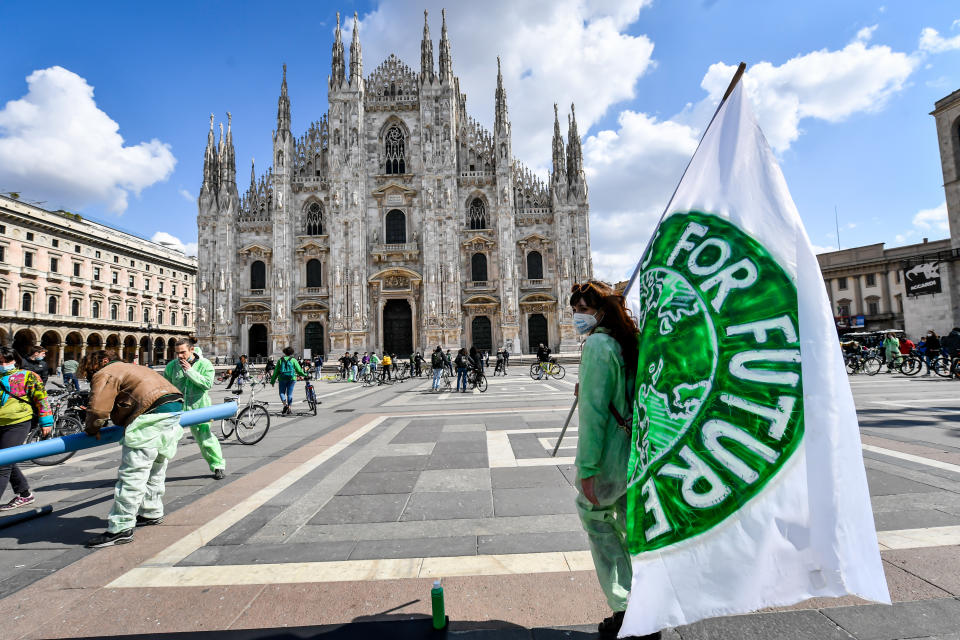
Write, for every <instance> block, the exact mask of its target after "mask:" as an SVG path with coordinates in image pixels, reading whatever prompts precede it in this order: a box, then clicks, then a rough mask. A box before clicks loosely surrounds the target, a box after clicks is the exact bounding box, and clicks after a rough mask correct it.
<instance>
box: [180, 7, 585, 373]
mask: <svg viewBox="0 0 960 640" xmlns="http://www.w3.org/2000/svg"><path fill="white" fill-rule="evenodd" d="M356 25H357V22H356V21H354V29H353V41H352V43H351V45H350V61H349V63H350V66H349V79H348V78H347V75H348V74H347V62H346V58H345V56H344V46H343V41H342V40H341V35H340V24H339V15H338V18H337V30H336V36H335V39H334V43H333V60H332V65H331V66H332V68H331V74H330V79H329V93H328V97H329V111H328V113H327V114H326V115H324V116H322V117H321V119H320V120H318V121H316V122H314V123H313V124H311V125H310V127H309V128H308V129H307V131H306V132H305V133H304V134H303V135H302V136H301V137H299V138H295V137H294V136H293V134H292V133H291V131H290V99H289V97H288V95H287V76H286V65H284V70H283V83H282V84H281V87H280V100H279V105H278V108H277V128H276V131H274V134H273V157H272V162H273V166H272V167H270V168H269V169H267V171H266V173H265V174H263V175H262V176H260V178H259V179H257V176H256V173H255V172H254V169H253V167H251V170H250V187H249V188H248V189H247V191H246V193H245V194H244V195H243V196H242V197H241V196H240V195H239V192H238V189H237V181H236V161H235V157H234V148H233V134H232V131H231V127H230V121H229V114H227V115H228V124H227V132H226V135H225V136H224V133H223V125H222V124H221V125H220V139H219V142H218V141H216V140H215V138H214V131H213V117H212V116H211V120H210V133H209V135H208V137H207V148H206V153H205V156H204V168H203V186H202V187H201V191H200V196H199V199H198V205H199V215H198V216H197V225H198V227H199V250H198V254H199V273H198V282H199V287H198V288H199V291H198V296H199V300H198V303H199V304H198V313H197V314H196V319H197V338H198V340H199V346H201V347H202V348H203V350H204V352H205V353H206V354H208V355H210V356H228V357H232V356H236V355H238V354H240V353H246V354H249V355H251V356H264V355H273V356H276V354H278V353H279V352H280V351H281V350H282V349H283V348H284V347H286V346H292V347H293V348H294V349H295V350H296V352H297V353H298V354H302V353H303V351H304V350H305V349H310V350H311V352H312V353H314V354H316V353H318V352H319V353H325V354H331V353H333V354H337V355H339V354H342V352H343V351H350V352H353V351H360V352H363V351H369V350H376V351H377V352H381V351H386V352H387V353H395V354H397V355H398V356H404V357H405V356H407V355H409V354H410V353H411V351H414V350H418V351H423V352H424V353H426V352H428V351H430V350H432V349H433V348H434V347H435V346H436V345H442V346H443V347H444V348H445V349H446V348H457V347H460V346H467V347H469V346H473V345H475V346H476V347H477V348H478V349H481V350H483V349H487V350H491V351H495V350H496V349H497V348H498V347H501V346H504V345H506V346H507V347H508V348H509V349H510V351H511V352H513V353H517V352H519V351H522V352H524V353H526V352H530V351H531V350H533V351H535V350H536V347H537V345H538V344H539V343H543V344H545V345H547V346H549V347H550V348H551V349H553V350H554V351H558V350H567V349H568V348H569V349H575V348H576V345H577V343H576V340H575V336H574V331H573V326H572V317H571V314H570V311H569V309H568V307H567V305H566V300H567V297H568V296H569V292H570V287H571V285H572V284H573V283H574V282H578V281H581V280H585V279H587V278H589V277H591V273H592V264H591V257H590V235H589V232H590V224H589V208H588V204H587V185H586V180H585V176H584V171H583V157H582V151H581V148H580V138H579V134H578V133H577V122H576V117H575V115H574V114H573V107H572V106H571V115H570V116H569V117H568V120H569V130H568V135H567V141H566V144H565V143H564V140H563V137H562V136H561V134H560V123H559V121H558V119H557V108H556V105H554V130H553V171H552V173H551V175H550V178H549V184H544V182H543V181H542V180H540V179H539V178H538V177H536V176H535V175H534V174H533V173H532V172H531V171H530V170H529V169H527V168H526V167H524V166H523V165H522V164H520V162H518V161H517V160H515V159H514V158H513V155H512V152H511V126H510V118H509V116H508V113H507V94H506V91H504V88H503V79H502V76H501V74H500V69H499V60H498V62H497V65H498V69H497V90H496V97H495V103H496V106H495V118H494V127H493V132H492V133H491V132H489V131H487V130H486V129H484V128H483V127H481V126H480V125H479V124H478V123H477V122H476V121H475V120H474V119H473V118H471V117H469V116H468V115H467V109H466V96H465V95H463V94H461V93H460V88H459V80H458V78H457V77H456V76H454V75H453V64H452V58H451V52H450V42H449V40H448V39H447V26H446V16H444V22H443V27H442V32H441V36H440V51H439V65H438V67H437V70H436V71H434V59H433V41H432V40H431V39H430V32H429V28H428V25H427V22H426V13H424V25H423V42H422V44H421V54H420V73H416V72H414V71H413V70H412V69H410V67H408V66H407V65H405V64H404V63H403V62H401V61H400V60H399V59H398V58H397V57H396V56H393V55H391V56H390V57H389V58H387V59H386V60H385V61H384V62H383V63H382V64H381V65H380V66H379V67H377V68H376V69H375V70H374V71H373V73H372V74H370V75H369V76H367V77H366V78H364V77H363V60H362V56H361V52H360V38H359V33H358V32H357V26H356Z"/></svg>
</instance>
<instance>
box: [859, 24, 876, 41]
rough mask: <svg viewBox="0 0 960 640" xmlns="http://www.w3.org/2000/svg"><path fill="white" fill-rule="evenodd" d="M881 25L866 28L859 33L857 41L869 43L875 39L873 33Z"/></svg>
mask: <svg viewBox="0 0 960 640" xmlns="http://www.w3.org/2000/svg"><path fill="white" fill-rule="evenodd" d="M878 26H880V25H876V24H875V25H873V26H872V27H864V28H863V29H860V31H857V38H856V39H857V40H858V41H860V42H869V41H870V40H871V39H872V38H873V32H874V31H876V30H877V27H878Z"/></svg>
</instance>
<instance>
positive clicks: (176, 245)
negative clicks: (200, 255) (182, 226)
mask: <svg viewBox="0 0 960 640" xmlns="http://www.w3.org/2000/svg"><path fill="white" fill-rule="evenodd" d="M150 241H151V242H156V243H157V244H162V245H166V246H168V247H170V248H171V249H175V250H176V251H180V252H181V253H184V254H186V255H188V256H195V255H197V243H196V242H187V243H184V242H183V241H182V240H181V239H180V238H178V237H176V236H174V235H170V234H169V233H167V232H166V231H157V232H156V233H155V234H153V237H151V238H150Z"/></svg>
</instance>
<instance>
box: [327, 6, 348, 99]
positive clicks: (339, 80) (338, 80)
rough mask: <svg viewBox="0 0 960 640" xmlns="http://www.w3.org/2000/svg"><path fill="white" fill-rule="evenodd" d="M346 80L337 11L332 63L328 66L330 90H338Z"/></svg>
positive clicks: (338, 13)
mask: <svg viewBox="0 0 960 640" xmlns="http://www.w3.org/2000/svg"><path fill="white" fill-rule="evenodd" d="M346 79H347V67H346V63H345V62H344V60H343V39H342V38H341V36H340V12H339V11H337V31H336V33H335V34H334V40H333V62H332V63H331V65H330V88H331V89H339V88H340V87H341V86H343V83H344V82H346Z"/></svg>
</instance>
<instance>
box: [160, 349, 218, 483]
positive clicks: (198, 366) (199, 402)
mask: <svg viewBox="0 0 960 640" xmlns="http://www.w3.org/2000/svg"><path fill="white" fill-rule="evenodd" d="M193 352H194V354H196V356H197V361H196V362H194V363H193V366H191V367H190V368H189V369H188V370H186V371H184V370H183V368H182V367H181V366H180V362H179V360H177V359H176V358H174V359H173V360H171V361H170V362H168V363H167V367H166V369H164V371H163V377H164V378H166V379H167V380H169V381H170V383H171V384H173V386H175V387H176V388H177V389H179V390H180V392H181V393H182V394H183V408H184V410H185V411H187V410H190V409H200V408H202V407H209V406H210V405H211V402H210V394H209V393H208V392H209V391H210V389H211V388H212V387H213V363H212V362H210V361H209V360H207V359H206V358H204V357H203V355H202V352H201V351H200V349H196V348H195V349H194V350H193ZM190 433H192V434H193V439H194V440H196V441H197V444H198V445H200V453H201V454H202V455H203V459H204V460H206V461H207V465H208V466H209V467H210V471H215V470H216V469H224V470H226V468H227V465H226V463H225V462H224V460H223V452H222V451H221V449H220V441H219V440H217V436H215V435H213V433H211V431H210V423H209V422H204V423H203V424H196V425H193V426H192V427H190Z"/></svg>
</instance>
